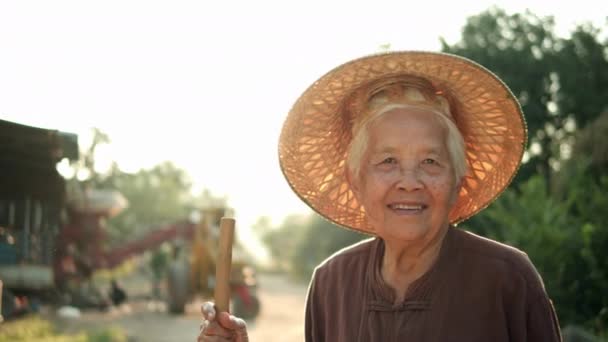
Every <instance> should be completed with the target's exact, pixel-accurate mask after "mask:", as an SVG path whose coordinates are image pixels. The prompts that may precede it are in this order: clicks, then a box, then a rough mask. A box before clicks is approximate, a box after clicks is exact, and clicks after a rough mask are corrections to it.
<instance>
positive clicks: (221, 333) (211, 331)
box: [197, 302, 249, 342]
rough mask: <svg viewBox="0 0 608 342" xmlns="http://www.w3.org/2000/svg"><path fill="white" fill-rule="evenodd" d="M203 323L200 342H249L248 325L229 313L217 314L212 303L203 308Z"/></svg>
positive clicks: (204, 304)
mask: <svg viewBox="0 0 608 342" xmlns="http://www.w3.org/2000/svg"><path fill="white" fill-rule="evenodd" d="M201 312H202V313H203V323H201V329H200V333H199V335H198V339H197V341H198V342H216V341H217V342H221V341H232V342H248V341H249V337H248V336H247V324H246V323H245V321H244V320H242V319H240V318H237V317H234V316H232V315H230V314H229V313H227V312H220V313H219V315H218V314H216V311H215V307H214V306H213V303H211V302H205V303H203V305H202V306H201Z"/></svg>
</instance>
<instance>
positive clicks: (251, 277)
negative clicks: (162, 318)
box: [167, 206, 260, 319]
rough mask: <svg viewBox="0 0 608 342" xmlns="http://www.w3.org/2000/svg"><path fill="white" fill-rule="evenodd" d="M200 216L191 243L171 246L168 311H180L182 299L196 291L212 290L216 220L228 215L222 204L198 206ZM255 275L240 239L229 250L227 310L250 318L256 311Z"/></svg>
mask: <svg viewBox="0 0 608 342" xmlns="http://www.w3.org/2000/svg"><path fill="white" fill-rule="evenodd" d="M201 214H202V215H201V216H202V217H201V220H200V221H199V222H198V224H195V225H194V226H193V228H194V230H193V235H192V238H191V243H189V244H181V245H177V246H175V249H174V253H173V260H172V261H171V263H170V265H169V272H168V278H167V280H168V303H167V304H168V307H169V311H170V312H172V313H181V312H183V311H184V307H185V305H186V303H187V302H188V301H189V300H191V299H192V298H193V297H195V296H197V295H202V296H203V297H204V298H212V297H213V292H214V290H215V262H216V260H217V246H218V239H219V223H220V220H221V218H222V217H223V216H230V215H229V213H228V209H227V208H225V207H223V206H219V207H217V206H210V207H207V208H203V209H202V210H201ZM257 286H258V284H257V276H256V273H255V269H254V267H253V265H252V263H251V257H250V256H249V255H247V253H246V252H245V249H244V248H243V247H242V245H240V243H239V242H238V240H237V242H235V244H234V247H233V251H232V268H231V276H230V288H231V290H232V296H231V310H230V311H231V312H232V313H233V314H235V315H237V316H239V317H242V318H245V319H253V318H255V317H256V316H257V315H258V314H259V312H260V301H259V298H258V296H257Z"/></svg>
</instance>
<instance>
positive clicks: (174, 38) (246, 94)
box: [0, 0, 608, 239]
mask: <svg viewBox="0 0 608 342" xmlns="http://www.w3.org/2000/svg"><path fill="white" fill-rule="evenodd" d="M600 3H601V2H600V1H596V0H589V1H587V0H583V1H581V0H579V1H575V2H562V3H560V4H557V3H555V2H549V1H543V0H540V1H532V0H528V1H523V0H510V1H509V2H508V5H500V6H501V7H503V8H505V9H506V10H507V11H508V12H509V13H513V12H519V11H523V10H525V9H526V8H530V9H531V10H532V11H533V12H534V13H536V14H537V15H541V16H546V15H553V16H555V18H556V21H557V25H558V32H559V33H561V34H566V33H567V32H569V31H570V29H571V28H573V26H574V24H575V23H580V22H583V21H592V22H594V23H595V24H596V25H597V26H599V25H602V24H603V23H604V22H605V20H606V19H605V18H606V9H608V8H606V5H600ZM492 4H493V1H466V2H465V1H459V2H455V1H445V3H444V4H442V3H441V2H438V1H416V2H412V1H405V0H397V1H385V0H373V1H372V0H369V1H366V2H362V1H355V0H345V1H342V0H340V1H330V0H320V1H316V0H315V1H313V0H307V1H271V0H253V1H245V0H243V1H174V0H172V1H150V0H141V1H125V0H118V1H114V0H111V1H109V0H106V1H95V2H94V1H83V0H77V1H24V0H20V1H3V2H0V118H2V119H5V120H10V121H15V122H19V123H23V124H28V125H34V126H39V127H44V128H52V129H58V130H62V131H67V132H72V133H76V134H78V135H79V136H80V137H81V140H80V141H81V144H82V145H84V144H87V142H86V138H87V136H88V134H89V131H90V128H91V127H98V128H100V129H101V130H102V131H104V132H106V133H107V134H108V135H109V136H110V138H111V140H112V143H111V145H109V146H107V148H104V149H100V150H99V153H100V155H99V159H100V160H99V161H98V164H99V166H101V167H103V166H104V165H106V166H107V165H109V162H110V161H111V160H116V161H117V162H118V164H119V166H120V167H121V168H122V169H124V170H127V171H135V170H137V169H139V168H142V167H150V166H152V165H154V164H157V163H159V162H161V161H164V160H171V161H173V162H175V163H176V164H177V165H178V166H180V167H182V168H184V169H186V170H187V171H188V173H189V174H190V175H191V177H192V178H193V180H194V182H195V183H196V185H197V186H198V187H199V188H200V187H205V188H208V189H210V190H211V191H212V192H213V193H214V194H217V195H225V196H228V197H229V203H230V204H231V205H232V206H233V207H234V208H235V210H236V219H237V223H238V225H239V229H240V232H241V238H242V239H243V238H250V237H251V233H250V231H249V230H248V229H247V228H249V226H250V225H251V224H252V223H253V222H255V220H256V219H257V218H258V217H259V216H262V215H265V216H270V217H272V218H273V220H274V222H275V223H279V222H280V221H281V219H282V218H283V216H284V215H286V214H288V213H293V212H308V210H307V209H306V207H305V206H304V205H303V204H302V203H301V202H300V201H299V200H298V199H297V197H296V196H295V195H294V194H292V192H291V190H290V189H289V187H288V186H287V183H286V182H285V180H284V178H283V176H282V174H281V173H280V170H279V166H278V161H277V140H278V136H279V133H280V128H281V125H282V121H283V118H284V117H285V115H286V113H287V112H288V110H289V108H290V107H291V105H292V104H293V102H294V101H295V100H296V98H297V97H298V96H299V94H300V93H301V92H302V91H303V90H304V89H305V88H306V87H308V85H309V84H310V83H312V82H313V81H314V80H316V79H317V78H318V77H319V76H321V75H322V74H323V73H325V72H326V71H328V70H330V69H331V68H333V67H335V66H336V65H338V64H341V63H343V62H346V61H347V60H349V59H352V58H355V57H359V56H362V55H366V54H369V53H373V52H377V51H378V50H379V47H380V46H381V45H383V44H387V43H388V44H391V48H392V49H395V50H400V49H414V50H439V46H440V45H439V37H440V36H442V37H444V38H446V39H447V40H448V42H455V41H457V40H458V38H459V36H460V29H461V28H462V26H463V25H464V24H465V21H466V17H468V16H470V15H473V14H477V13H479V12H480V11H483V10H485V9H487V8H488V7H490V6H491V5H492Z"/></svg>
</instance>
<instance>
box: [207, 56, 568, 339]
mask: <svg viewBox="0 0 608 342" xmlns="http://www.w3.org/2000/svg"><path fill="white" fill-rule="evenodd" d="M525 145H526V126H525V121H524V118H523V115H522V113H521V110H520V107H519V104H518V102H517V100H516V99H515V97H514V96H513V94H512V93H511V92H510V91H509V89H508V88H507V87H506V86H505V85H504V84H503V83H502V82H501V81H500V80H499V79H498V78H497V77H496V76H495V75H494V74H492V73H491V72H489V71H488V70H486V69H484V68H483V67H481V66H479V65H478V64H476V63H474V62H472V61H470V60H467V59H464V58H461V57H458V56H454V55H448V54H440V53H428V52H394V53H388V54H381V55H375V56H370V57H365V58H361V59H357V60H354V61H351V62H349V63H347V64H344V65H342V66H340V67H338V68H336V69H334V70H332V71H331V72H329V73H328V74H326V75H325V76H323V77H322V78H321V79H319V80H318V81H317V82H315V83H314V84H313V85H312V86H311V87H310V88H309V89H307V90H306V91H305V92H304V94H303V95H302V96H301V97H300V99H299V100H298V101H297V102H296V104H295V105H294V107H293V109H292V110H291V112H290V113H289V116H288V117H287V120H286V122H285V125H284V127H283V131H282V134H281V139H280V145H279V158H280V162H281V168H282V170H283V173H284V174H285V177H286V178H287V180H288V182H289V184H290V186H291V187H292V189H293V190H294V191H295V193H296V194H297V195H298V196H300V197H301V198H302V200H304V201H305V202H306V203H307V204H308V205H310V206H311V207H312V208H313V209H314V210H315V211H316V212H318V213H319V214H321V215H323V216H324V217H325V218H327V219H329V220H331V221H332V222H334V223H336V224H338V225H341V226H343V227H346V228H350V229H354V230H357V231H361V232H364V233H368V234H371V235H373V236H375V237H374V238H372V239H369V240H366V241H363V242H361V243H358V244H356V245H354V246H351V247H348V248H346V249H344V250H342V251H340V252H338V253H336V254H334V255H333V256H332V257H330V258H329V259H328V260H326V261H325V262H323V263H322V264H321V265H320V266H318V267H317V269H316V270H315V273H314V276H313V279H312V282H311V284H310V288H309V293H308V298H307V303H306V318H305V326H306V327H305V329H306V332H305V335H306V340H307V341H332V342H339V341H402V340H404V341H559V340H561V337H560V331H559V325H558V321H557V317H556V315H555V312H554V309H553V306H552V304H551V301H550V299H549V297H548V295H547V293H546V291H545V289H544V286H543V283H542V280H541V278H540V276H539V274H538V272H537V271H536V269H535V268H534V266H533V265H532V263H531V262H530V260H529V259H528V257H527V256H526V254H525V253H523V252H521V251H519V250H517V249H515V248H513V247H509V246H506V245H503V244H501V243H498V242H495V241H492V240H488V239H485V238H483V237H480V236H477V235H474V234H472V233H469V232H466V231H464V230H461V229H458V228H456V224H457V223H459V222H461V221H463V220H465V219H467V218H469V217H471V216H472V215H474V214H476V213H477V212H479V211H480V210H482V209H483V208H485V207H486V206H488V205H489V204H490V203H491V202H492V201H493V200H494V199H495V198H496V197H497V196H498V195H499V194H500V193H501V192H502V191H503V190H504V189H505V187H506V186H507V185H508V184H509V183H510V181H511V179H512V178H513V176H514V174H515V172H516V171H517V169H518V167H519V164H520V161H521V158H522V154H523V151H524V148H525ZM516 214H517V213H514V215H516ZM320 238H321V237H320ZM204 314H205V316H206V320H205V321H204V323H203V325H204V327H203V329H202V330H201V335H200V337H199V339H200V340H201V341H207V340H208V341H212V339H207V338H217V336H213V337H212V335H214V334H220V335H223V336H226V338H227V339H226V340H230V339H232V340H235V341H244V340H246V328H245V325H244V323H243V322H241V321H239V320H238V319H236V318H234V317H231V316H229V315H227V314H226V313H222V315H225V316H224V317H220V318H221V320H219V324H218V321H217V320H212V319H210V314H211V315H214V314H215V313H214V311H213V308H212V306H209V305H207V307H206V309H205V310H204ZM236 331H238V332H239V333H238V336H239V337H238V338H234V336H236V335H235V334H234V332H236ZM231 336H232V337H231ZM218 340H221V339H218Z"/></svg>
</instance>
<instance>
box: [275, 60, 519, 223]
mask: <svg viewBox="0 0 608 342" xmlns="http://www.w3.org/2000/svg"><path fill="white" fill-rule="evenodd" d="M407 76H415V77H419V78H423V79H426V80H428V81H429V82H430V83H431V84H432V85H433V87H434V88H435V89H436V90H437V91H438V92H440V93H442V94H444V96H446V97H447V98H448V100H449V102H450V110H451V114H452V117H453V120H454V121H455V123H456V126H457V127H458V128H459V130H460V132H461V133H462V136H463V138H464V142H465V148H466V152H465V154H466V159H467V160H466V161H467V173H466V174H465V177H464V181H463V185H462V188H461V191H460V193H459V195H458V199H457V201H456V203H455V205H454V207H453V208H452V210H451V212H450V214H449V220H450V223H453V224H456V223H458V222H461V221H463V220H465V219H467V218H469V217H471V216H473V215H474V214H476V213H477V212H479V211H480V210H482V209H484V208H485V207H487V206H488V205H489V204H490V203H491V202H492V201H493V200H494V199H496V197H497V196H498V195H500V193H502V191H504V189H505V188H506V187H507V185H508V184H509V183H510V182H511V180H512V179H513V177H514V175H515V173H516V172H517V169H518V168H519V165H520V162H521V159H522V156H523V152H524V149H525V146H526V141H527V134H526V123H525V120H524V117H523V114H522V112H521V108H520V106H519V103H518V102H517V99H516V98H515V96H514V95H513V93H511V91H510V90H509V88H507V86H506V85H505V84H504V83H503V82H502V81H501V80H500V79H499V78H498V77H497V76H496V75H494V74H493V73H492V72H490V71H488V70H487V69H485V68H484V67H482V66H481V65H479V64H477V63H475V62H473V61H471V60H468V59H465V58H462V57H459V56H455V55H450V54H445V53H435V52H413V51H407V52H390V53H385V54H378V55H372V56H367V57H363V58H359V59H356V60H353V61H350V62H348V63H346V64H343V65H341V66H339V67H337V68H335V69H333V70H331V71H330V72H329V73H327V74H325V75H324V76H323V77H321V78H320V79H319V80H317V81H316V82H315V83H313V84H312V85H311V86H310V87H309V88H308V89H306V91H305V92H304V93H303V94H302V95H301V96H300V98H299V99H298V100H297V101H296V103H295V104H294V106H293V108H292V109H291V111H290V112H289V114H288V116H287V118H286V120H285V123H284V125H283V130H282V132H281V137H280V141H279V162H280V165H281V170H282V171H283V174H284V175H285V178H286V179H287V181H288V183H289V185H290V186H291V188H292V189H293V190H294V191H295V193H296V194H297V195H298V196H299V197H300V198H301V199H302V200H303V201H304V202H306V203H307V204H308V205H309V206H310V207H311V208H312V209H313V210H315V211H316V212H318V213H319V214H321V215H322V216H324V217H325V218H327V219H329V220H330V221H332V222H334V223H336V224H338V225H340V226H343V227H346V228H351V229H355V230H358V231H361V232H364V233H368V234H374V228H373V227H372V226H371V225H370V224H369V223H368V222H367V219H366V215H365V210H364V209H363V207H362V206H361V204H360V203H359V202H358V201H357V199H356V198H355V196H354V193H353V191H352V190H351V188H350V186H349V184H348V182H347V179H346V167H345V166H346V157H347V150H348V147H349V144H350V142H351V140H352V133H351V132H352V130H351V128H352V127H351V125H352V122H353V120H352V115H357V113H354V114H353V113H351V112H350V111H349V108H351V107H349V106H350V103H352V101H353V97H356V96H358V95H357V94H361V93H365V91H364V90H365V89H367V88H370V87H373V86H374V84H377V83H378V82H379V81H380V82H381V81H382V80H385V79H391V78H397V79H398V78H399V77H407ZM362 90H363V91H362ZM354 100H355V101H356V100H357V99H356V98H355V99H354Z"/></svg>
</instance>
